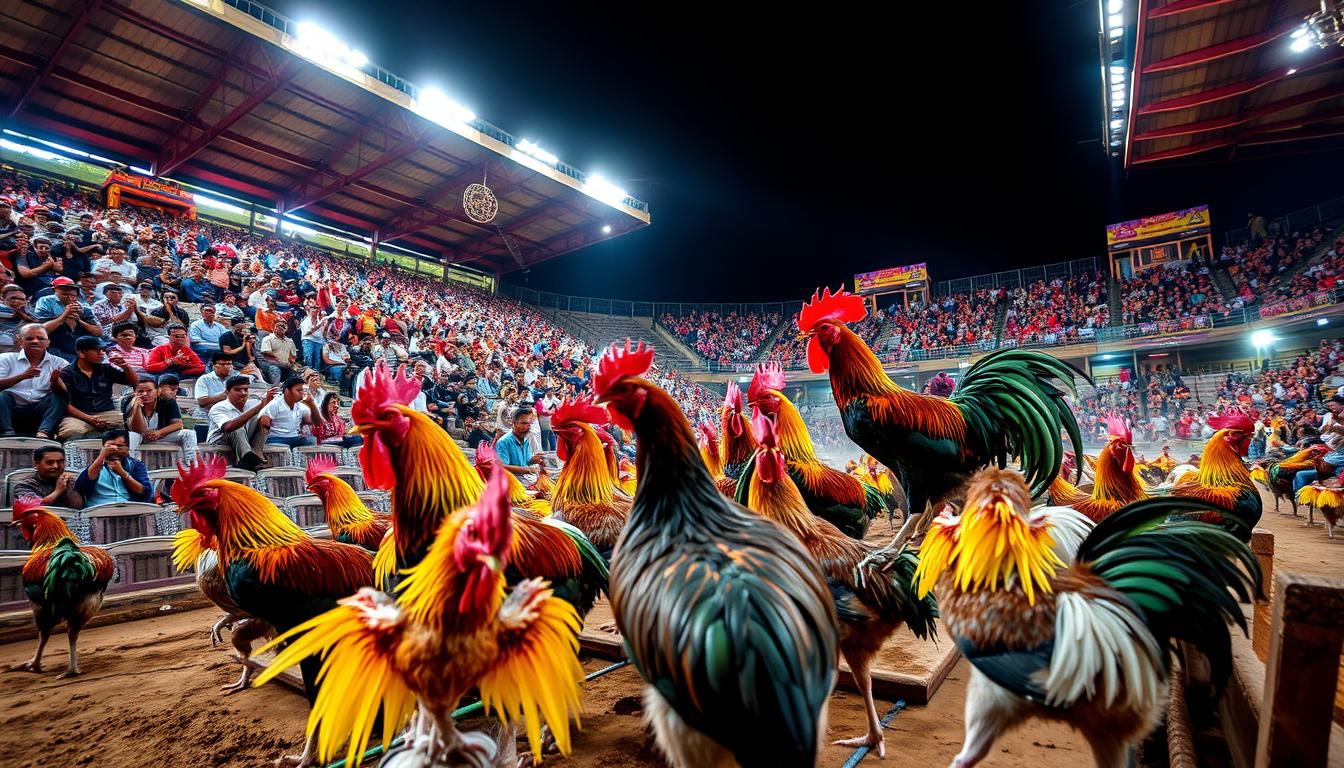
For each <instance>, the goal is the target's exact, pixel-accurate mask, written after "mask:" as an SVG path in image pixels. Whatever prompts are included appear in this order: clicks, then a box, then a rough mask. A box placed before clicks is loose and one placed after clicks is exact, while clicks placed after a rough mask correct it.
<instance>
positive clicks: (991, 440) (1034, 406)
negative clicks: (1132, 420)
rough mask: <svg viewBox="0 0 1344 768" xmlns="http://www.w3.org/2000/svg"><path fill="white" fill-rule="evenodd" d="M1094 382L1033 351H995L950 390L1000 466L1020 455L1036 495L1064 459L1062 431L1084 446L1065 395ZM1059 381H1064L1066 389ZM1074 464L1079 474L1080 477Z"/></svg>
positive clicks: (1078, 446) (973, 431)
mask: <svg viewBox="0 0 1344 768" xmlns="http://www.w3.org/2000/svg"><path fill="white" fill-rule="evenodd" d="M1079 378H1081V379H1082V380H1084V381H1089V382H1090V381H1091V380H1090V379H1088V377H1087V375H1086V374H1084V373H1083V372H1082V371H1080V370H1078V369H1077V368H1075V367H1074V366H1072V365H1070V364H1068V363H1066V362H1064V361H1062V360H1058V359H1056V358H1054V357H1051V356H1050V355H1047V354H1044V353H1042V352H1035V351H1032V350H1020V349H1006V350H1000V351H997V352H991V353H990V354H988V355H985V356H984V357H982V358H981V359H980V360H979V362H977V363H976V364H975V365H973V366H971V368H970V369H969V370H968V371H967V372H966V376H965V378H964V379H963V380H962V383H961V385H960V386H959V387H958V388H957V391H956V393H955V394H953V395H952V401H953V402H954V403H956V404H957V405H958V407H959V408H960V409H961V412H962V415H963V416H964V418H965V420H966V429H967V431H968V432H969V433H970V434H971V435H973V436H974V437H975V438H976V439H977V440H979V441H980V442H981V444H982V445H983V446H984V447H985V449H986V450H987V452H988V453H989V454H990V455H991V456H992V457H993V458H994V459H995V460H996V461H997V462H998V463H999V464H1000V466H1002V465H1003V464H1004V463H1005V462H1006V461H1007V459H1008V458H1010V457H1012V456H1020V457H1021V459H1022V468H1023V471H1024V472H1025V473H1026V475H1027V484H1028V485H1029V486H1030V488H1031V494H1032V496H1039V495H1040V494H1041V493H1042V492H1044V491H1045V489H1046V488H1047V487H1049V485H1050V482H1051V481H1052V480H1053V479H1054V478H1055V477H1056V476H1057V475H1059V470H1060V467H1061V466H1062V465H1063V461H1064V446H1063V441H1062V439H1061V433H1067V434H1068V436H1069V442H1070V443H1071V444H1072V445H1073V446H1074V450H1075V451H1077V450H1081V446H1082V444H1083V441H1082V435H1081V433H1080V431H1079V429H1078V420H1077V418H1076V417H1075V416H1074V414H1073V411H1072V409H1071V408H1070V407H1069V403H1068V400H1067V399H1066V397H1065V394H1066V392H1067V393H1068V394H1074V395H1076V394H1077V388H1076V380H1077V379H1079ZM1055 382H1059V383H1060V384H1062V385H1063V389H1061V388H1060V387H1059V386H1056V384H1055ZM1078 472H1079V470H1077V469H1075V473H1076V474H1075V479H1076V478H1077V477H1080V476H1081V475H1080V474H1077V473H1078Z"/></svg>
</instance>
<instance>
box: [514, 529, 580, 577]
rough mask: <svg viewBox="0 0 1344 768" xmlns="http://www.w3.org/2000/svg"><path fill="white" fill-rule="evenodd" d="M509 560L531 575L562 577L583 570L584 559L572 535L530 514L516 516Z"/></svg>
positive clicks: (576, 574)
mask: <svg viewBox="0 0 1344 768" xmlns="http://www.w3.org/2000/svg"><path fill="white" fill-rule="evenodd" d="M509 562H511V563H513V564H514V565H515V566H517V567H518V569H519V570H521V571H522V572H523V573H525V574H528V575H541V574H546V575H547V576H549V577H552V578H560V577H561V576H579V575H580V574H582V573H583V558H582V556H581V555H580V554H579V549H578V547H576V546H574V541H573V539H571V538H569V534H567V533H565V532H564V531H563V530H561V529H560V528H559V527H557V526H554V525H547V524H546V523H544V522H542V521H541V519H540V518H538V517H535V516H533V515H529V514H527V513H520V514H515V515H514V516H513V542H512V544H511V546H510V548H509Z"/></svg>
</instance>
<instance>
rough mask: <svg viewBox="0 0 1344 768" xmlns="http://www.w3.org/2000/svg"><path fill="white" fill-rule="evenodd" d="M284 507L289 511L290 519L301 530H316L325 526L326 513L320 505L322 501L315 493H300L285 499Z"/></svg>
mask: <svg viewBox="0 0 1344 768" xmlns="http://www.w3.org/2000/svg"><path fill="white" fill-rule="evenodd" d="M285 507H286V508H288V509H289V511H290V517H292V518H293V520H294V522H296V523H298V524H299V527H301V528H316V527H318V526H321V527H323V528H325V527H326V526H327V512H326V508H325V507H324V506H323V505H322V500H321V499H319V498H318V497H317V494H315V493H301V494H298V495H295V496H290V497H288V498H286V499H285Z"/></svg>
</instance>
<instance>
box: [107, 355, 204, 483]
mask: <svg viewBox="0 0 1344 768" xmlns="http://www.w3.org/2000/svg"><path fill="white" fill-rule="evenodd" d="M177 385H178V381H177V377H176V376H174V375H173V374H171V373H165V374H164V375H163V376H161V377H160V378H159V381H158V383H157V384H155V383H154V382H152V381H141V382H140V383H138V384H136V386H135V393H134V394H132V395H131V396H129V397H127V398H126V399H125V400H124V401H122V404H121V412H122V416H123V417H124V419H125V421H126V426H127V428H128V429H129V430H130V433H131V450H132V451H139V450H140V446H141V444H142V443H171V444H172V445H176V446H179V447H181V448H182V461H184V462H187V461H191V460H192V459H194V458H196V431H195V430H193V429H183V422H182V409H181V408H179V407H178V405H177Z"/></svg>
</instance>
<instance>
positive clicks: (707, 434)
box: [695, 421, 719, 453]
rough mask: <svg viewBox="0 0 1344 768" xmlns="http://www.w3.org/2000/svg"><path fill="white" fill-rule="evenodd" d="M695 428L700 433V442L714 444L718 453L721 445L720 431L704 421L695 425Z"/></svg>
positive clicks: (708, 444)
mask: <svg viewBox="0 0 1344 768" xmlns="http://www.w3.org/2000/svg"><path fill="white" fill-rule="evenodd" d="M695 429H696V431H698V432H699V433H700V437H699V441H700V444H701V445H707V446H713V448H714V449H715V452H716V453H717V451H718V447H719V435H718V432H716V431H715V430H714V427H712V426H710V425H709V424H706V423H705V422H703V421H702V422H700V423H699V424H696V425H695Z"/></svg>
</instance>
